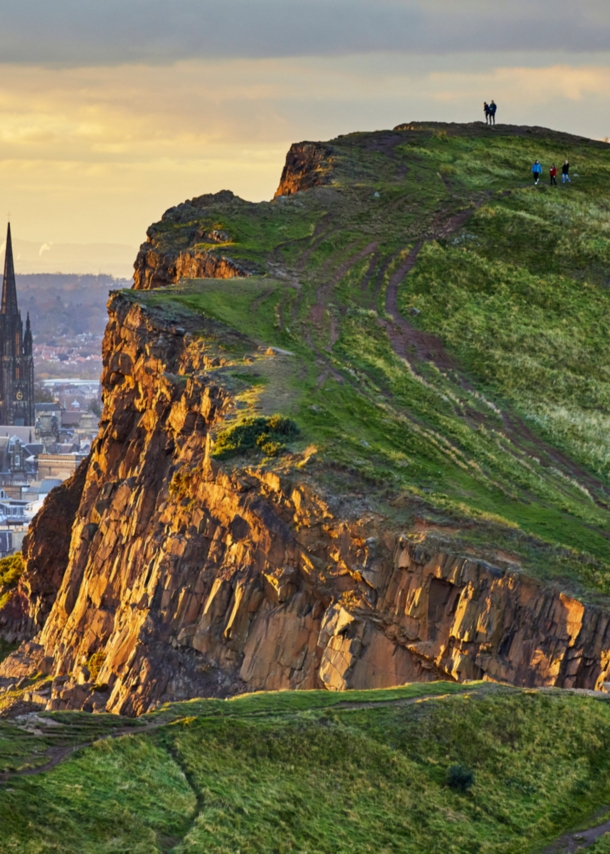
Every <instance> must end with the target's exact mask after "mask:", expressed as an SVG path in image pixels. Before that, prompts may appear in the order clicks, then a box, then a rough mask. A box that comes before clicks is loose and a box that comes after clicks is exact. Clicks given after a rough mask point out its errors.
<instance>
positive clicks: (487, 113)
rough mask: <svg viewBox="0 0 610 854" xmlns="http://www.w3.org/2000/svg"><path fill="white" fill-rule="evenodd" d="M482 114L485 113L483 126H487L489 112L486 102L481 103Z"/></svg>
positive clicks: (489, 117) (489, 116)
mask: <svg viewBox="0 0 610 854" xmlns="http://www.w3.org/2000/svg"><path fill="white" fill-rule="evenodd" d="M483 112H484V113H485V124H486V125H488V124H489V122H490V119H491V113H490V111H489V104H488V103H487V101H483Z"/></svg>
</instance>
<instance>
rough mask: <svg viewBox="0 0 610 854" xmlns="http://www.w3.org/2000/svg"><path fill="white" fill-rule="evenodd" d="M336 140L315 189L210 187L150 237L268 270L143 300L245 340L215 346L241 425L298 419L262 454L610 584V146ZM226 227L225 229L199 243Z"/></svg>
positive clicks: (556, 136) (421, 130) (591, 585)
mask: <svg viewBox="0 0 610 854" xmlns="http://www.w3.org/2000/svg"><path fill="white" fill-rule="evenodd" d="M325 146H326V148H325V149H324V151H325V153H324V158H325V159H323V161H322V162H321V163H320V164H319V165H318V174H319V177H320V180H322V181H323V182H324V184H323V186H318V187H314V188H313V189H309V190H307V191H306V192H300V193H297V194H295V195H289V196H283V197H279V198H277V199H276V200H274V201H273V202H271V203H262V204H256V205H255V204H250V203H247V202H243V201H242V200H240V199H237V198H235V197H233V198H231V197H230V195H228V194H225V195H224V196H223V197H222V198H219V199H218V201H217V202H216V203H211V202H210V200H209V197H203V199H204V201H201V202H199V201H198V200H193V201H192V202H191V203H187V204H186V205H184V206H179V207H178V208H175V209H171V210H170V211H168V213H167V214H166V215H165V216H164V218H163V220H162V221H161V222H160V223H157V224H156V225H155V226H153V227H152V229H151V230H150V232H149V234H150V235H151V239H152V241H153V243H154V245H155V247H156V248H157V249H158V250H159V251H160V252H161V253H163V252H169V251H174V252H178V251H182V250H184V249H186V248H188V247H189V246H190V247H191V248H192V249H194V250H195V251H211V252H212V253H218V254H225V255H228V256H230V257H231V258H233V259H235V260H236V261H238V262H240V263H242V264H243V266H244V267H246V268H247V269H251V270H255V271H258V272H259V273H260V275H255V276H252V277H250V278H235V279H229V280H222V281H218V280H191V281H183V282H180V283H179V284H177V285H175V286H172V287H169V288H164V289H161V290H156V291H150V292H148V291H140V292H134V293H132V298H133V299H139V300H142V301H145V302H148V303H150V304H153V305H162V306H163V307H164V309H165V311H166V312H167V314H168V316H171V314H172V312H174V313H175V316H176V317H177V318H179V316H180V312H181V311H184V310H185V309H188V310H189V311H195V312H197V313H199V314H201V315H204V316H205V317H206V318H208V319H213V320H216V321H220V322H221V324H225V325H226V327H231V329H233V330H237V331H238V332H239V333H241V334H243V335H245V336H247V339H245V340H243V341H242V343H241V345H240V344H239V342H238V343H235V342H234V344H233V345H232V346H231V347H228V346H227V344H226V342H227V341H228V340H229V339H228V338H227V337H226V335H225V333H223V327H222V326H219V327H218V338H217V341H216V344H215V342H214V337H213V336H212V338H210V339H209V344H210V348H211V349H214V347H215V346H216V345H217V346H216V350H217V352H220V353H221V354H222V355H223V357H224V365H223V366H222V367H219V368H217V369H216V378H217V379H218V380H219V381H222V382H225V383H227V384H229V385H230V386H231V387H232V389H233V390H234V391H235V393H236V395H237V396H238V401H239V406H238V409H237V411H236V413H235V420H236V421H240V420H243V419H247V418H249V417H252V416H254V415H261V414H262V415H266V416H269V415H272V414H273V413H281V414H283V415H287V416H290V417H291V418H293V419H294V420H295V421H296V423H297V424H298V426H299V428H300V439H299V440H297V441H293V442H292V443H289V450H291V451H292V452H293V456H289V455H284V456H283V457H280V458H278V459H277V460H276V461H275V462H273V463H272V462H270V461H267V463H266V464H269V465H277V466H280V467H284V468H286V469H289V468H290V467H291V466H294V465H299V466H301V467H302V468H303V470H304V472H310V473H311V475H312V477H314V478H315V479H316V481H317V482H318V484H320V485H322V486H324V485H326V486H328V487H329V490H330V491H332V492H333V494H341V493H342V494H344V495H349V496H350V499H351V500H352V501H356V502H359V504H358V508H359V510H358V512H361V513H365V512H367V511H373V512H380V513H382V515H384V516H385V517H386V518H388V519H390V520H394V522H395V523H396V524H399V525H401V526H405V527H406V528H408V527H409V525H411V526H412V527H415V528H417V529H420V530H422V531H424V532H431V531H432V532H435V533H436V535H438V536H440V537H441V538H443V539H453V540H454V541H456V542H454V546H455V547H459V548H462V549H468V548H471V549H473V550H475V551H476V553H477V554H478V555H483V556H486V557H488V558H489V559H492V560H498V559H506V560H509V561H512V562H514V563H516V564H520V565H522V566H523V567H524V569H526V570H527V571H528V572H532V573H534V574H537V575H538V576H540V577H543V578H547V579H549V578H554V579H556V580H559V581H560V582H561V583H562V584H564V586H566V587H568V588H571V589H575V590H576V591H577V592H578V593H580V594H581V595H582V594H583V593H585V592H587V591H588V592H589V593H596V594H602V595H603V596H606V595H607V594H608V593H610V513H609V498H610V493H609V486H610V439H609V438H608V437H609V435H610V433H609V431H608V426H609V425H610V339H609V338H608V336H607V329H608V325H609V322H610V288H609V287H608V285H609V284H610V279H609V275H610V273H609V271H610V146H608V145H606V144H604V143H601V142H595V141H590V140H584V139H581V138H578V137H572V136H569V135H567V134H560V133H555V132H553V131H547V130H544V129H539V128H534V129H532V128H515V127H512V126H498V127H497V128H496V129H495V130H491V129H488V128H486V127H485V126H483V125H481V124H480V123H477V124H474V125H435V124H430V125H424V124H421V125H419V124H414V125H409V126H405V127H403V128H402V129H397V130H395V131H387V132H378V133H366V134H365V133H360V134H351V135H349V136H346V137H340V138H339V139H337V140H333V141H332V142H331V143H328V144H325ZM566 157H567V158H569V159H570V161H571V164H572V183H571V184H570V185H567V186H565V187H563V186H559V187H557V188H554V187H553V188H551V187H550V186H547V185H546V184H545V183H544V182H543V184H542V185H540V186H539V187H536V188H534V187H533V186H531V183H532V182H531V178H530V173H529V169H530V165H531V163H532V162H533V160H534V159H535V158H539V159H540V160H542V162H543V164H544V166H545V168H546V167H548V166H549V165H550V163H551V161H555V162H556V163H558V164H559V163H561V162H563V160H564V159H565V158H566ZM227 195H228V197H227ZM212 230H216V232H217V233H224V235H225V237H228V240H227V241H226V242H225V243H224V244H221V245H218V244H213V245H212V244H210V243H206V239H204V238H205V235H206V234H209V233H211V231H212ZM202 236H203V237H202ZM198 241H199V242H198ZM208 334H209V331H208ZM223 337H224V338H225V342H224V343H223ZM269 345H273V346H275V347H276V348H280V349H281V350H283V351H287V352H284V353H276V354H275V355H274V356H273V357H271V356H269V354H265V352H264V351H265V350H266V348H267V347H268V346H269ZM257 348H259V349H257ZM261 348H262V349H261ZM224 426H225V428H226V425H224ZM226 438H227V437H226V434H225V435H224V436H223V443H224V445H223V447H224V446H225V445H226V441H225V440H226ZM269 447H271V446H269ZM256 452H257V449H256V448H255V451H254V454H255V456H256ZM261 453H262V452H260V451H259V452H258V456H259V461H260V456H261ZM250 456H251V457H252V455H250ZM305 461H307V463H305ZM238 462H239V463H240V464H242V463H243V460H239V461H238Z"/></svg>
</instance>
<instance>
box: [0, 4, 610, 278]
mask: <svg viewBox="0 0 610 854" xmlns="http://www.w3.org/2000/svg"><path fill="white" fill-rule="evenodd" d="M609 46H610V5H609V3H608V0H579V2H578V3H577V2H575V0H570V2H567V0H511V2H507V0H104V2H103V3H102V2H99V0H53V2H49V0H19V2H15V0H10V2H9V0H0V206H1V205H4V210H5V211H6V212H9V211H10V213H11V218H12V221H13V224H14V233H15V234H16V235H18V236H19V237H20V238H21V239H22V240H24V241H31V242H32V243H39V244H40V246H41V248H42V246H43V244H46V245H47V246H51V247H53V246H57V245H58V244H59V245H64V244H78V243H80V244H123V245H124V246H128V247H133V248H134V254H135V247H137V245H138V244H139V243H140V242H141V241H142V240H143V239H144V234H145V230H146V227H147V226H148V224H149V223H150V222H152V221H153V220H155V219H158V218H159V216H160V215H161V214H162V212H163V211H164V210H165V209H166V208H167V207H169V206H170V205H172V204H175V203H176V202H179V201H181V200H183V199H185V198H187V197H191V196H193V195H198V194H200V193H203V192H211V191H216V190H219V189H223V188H229V189H232V190H234V191H235V192H237V193H239V194H240V195H242V196H244V197H245V198H248V199H252V200H259V199H263V198H269V197H270V196H271V195H272V194H273V192H274V190H275V187H276V185H277V182H278V179H279V174H280V171H281V167H282V164H283V159H284V155H285V152H286V149H287V148H288V146H289V145H290V143H291V142H293V141H297V140H301V139H328V138H331V137H333V136H336V135H337V134H339V133H347V132H349V131H352V130H368V129H375V128H383V127H393V126H394V125H396V124H398V123H399V122H401V121H409V120H440V121H444V120H446V121H472V120H474V119H479V118H480V117H481V103H482V101H483V100H484V99H490V98H494V99H495V100H496V101H497V102H498V104H499V112H498V120H499V121H505V122H510V123H516V124H538V125H545V126H549V127H554V128H560V129H563V130H567V131H572V132H575V133H579V134H584V135H588V136H592V137H597V138H604V137H607V136H610V47H609ZM0 209H1V208H0ZM44 253H47V257H48V258H49V259H50V258H52V257H60V255H58V254H57V253H55V254H54V253H53V252H51V251H49V250H48V249H47V250H44V252H43V255H44ZM30 254H31V253H30ZM97 254H98V255H99V252H98V253H97ZM127 256H128V257H129V253H128V252H127ZM28 257H29V256H28ZM40 257H43V256H40ZM61 257H63V256H61ZM21 260H22V271H23V272H27V266H28V264H29V263H30V262H29V261H28V260H27V257H26V256H25V255H24V257H23V258H22V259H21ZM18 263H19V262H18ZM79 263H81V262H79ZM95 265H96V270H95V272H97V269H98V268H99V258H98V257H97V256H96V262H95ZM83 272H85V271H84V270H83ZM125 272H127V270H126V271H125Z"/></svg>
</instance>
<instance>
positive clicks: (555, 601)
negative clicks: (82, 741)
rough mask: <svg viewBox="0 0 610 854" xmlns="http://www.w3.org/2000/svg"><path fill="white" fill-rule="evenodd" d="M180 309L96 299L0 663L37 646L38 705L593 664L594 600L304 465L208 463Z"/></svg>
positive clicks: (135, 705)
mask: <svg viewBox="0 0 610 854" xmlns="http://www.w3.org/2000/svg"><path fill="white" fill-rule="evenodd" d="M182 324H183V325H181V326H177V325H176V324H168V323H167V322H165V321H164V319H163V316H162V315H161V314H160V313H159V312H157V313H155V312H154V310H150V309H147V308H145V307H144V306H142V305H141V304H139V303H138V302H137V301H134V300H133V299H131V298H129V297H127V296H125V295H116V296H114V297H113V298H112V300H111V303H110V321H109V325H108V331H107V333H106V338H105V342H104V365H105V367H104V375H103V382H104V416H103V421H102V425H101V431H100V435H99V437H98V439H97V441H96V443H95V447H94V449H93V451H92V454H91V457H90V459H89V460H88V463H87V465H86V466H83V467H82V468H81V470H80V471H79V472H78V473H77V475H76V476H75V477H74V478H73V480H72V482H71V483H68V484H66V485H65V486H64V487H62V489H61V490H58V491H57V493H55V494H53V495H52V497H51V499H50V501H49V502H48V503H47V504H46V505H45V509H44V511H43V512H42V513H41V514H40V516H39V517H38V519H37V520H36V522H35V524H34V526H33V529H32V532H31V534H30V535H29V538H28V542H27V547H26V551H25V554H26V559H27V564H28V571H27V575H26V576H25V582H26V588H27V590H28V591H29V592H30V599H31V603H32V605H31V614H32V619H33V620H34V622H35V623H36V624H37V626H39V627H40V626H42V631H41V632H40V633H39V634H38V635H37V637H36V641H35V643H32V644H30V645H29V646H27V647H26V648H25V649H26V651H27V655H26V656H25V661H24V655H23V650H22V651H21V653H20V654H15V655H14V656H12V657H10V658H9V659H8V660H7V661H6V662H5V663H4V665H3V666H2V668H1V670H0V673H1V674H2V675H4V676H5V677H13V678H14V677H18V676H23V675H25V674H26V673H28V672H29V670H28V668H30V669H31V665H32V662H35V663H36V666H40V663H41V661H46V662H47V664H46V665H45V666H46V667H47V669H48V670H50V672H51V673H52V675H53V676H54V679H53V688H52V694H51V696H50V698H49V708H55V709H58V708H84V709H98V710H99V709H107V710H109V711H115V712H121V713H127V714H138V713H141V712H143V711H145V710H146V709H148V708H150V707H151V705H154V704H157V703H159V702H162V701H164V700H169V699H177V698H186V697H192V696H200V695H220V696H226V695H230V694H233V693H236V692H241V691H253V690H263V689H265V690H271V689H282V688H316V687H327V688H329V689H332V690H343V689H345V688H359V687H385V686H390V685H396V684H401V683H404V682H408V681H417V680H433V679H439V678H445V679H452V680H465V679H479V678H482V677H488V678H491V679H497V680H503V681H510V682H513V683H515V684H521V685H560V686H570V687H571V686H576V687H599V686H600V685H601V683H603V682H604V681H605V680H606V678H607V670H608V666H609V659H610V655H609V651H610V616H609V615H608V614H606V613H604V612H601V611H599V610H596V609H591V608H589V609H587V608H585V607H584V606H583V605H582V604H581V603H579V602H578V601H576V600H574V599H571V598H569V597H566V596H564V595H561V594H558V593H557V592H555V591H552V590H549V589H545V588H544V586H543V585H541V584H540V583H538V582H536V581H534V580H532V579H529V578H527V577H524V576H523V575H522V574H521V573H519V572H515V571H510V570H508V569H500V568H498V567H493V566H490V565H488V564H486V563H482V562H480V561H477V560H473V559H472V558H467V557H460V556H459V555H456V554H447V553H443V552H440V551H435V549H434V545H433V543H431V542H429V543H425V544H421V543H418V542H417V540H418V539H419V538H418V536H417V535H414V534H411V537H410V536H409V531H400V530H397V529H394V530H393V529H392V527H391V526H388V525H387V524H383V523H382V520H379V519H374V518H371V519H358V518H354V517H353V516H352V515H351V514H350V513H349V511H348V512H344V513H343V514H339V513H337V512H336V511H333V509H332V508H331V506H330V504H329V501H327V500H325V498H324V497H323V496H322V495H320V494H319V492H316V491H315V490H314V489H312V486H311V483H310V482H309V478H308V477H307V476H305V475H302V476H301V477H296V476H295V474H294V472H291V473H288V474H285V475H283V474H282V473H281V472H280V473H277V472H275V471H273V470H271V469H270V468H266V467H265V466H251V467H248V468H247V469H243V470H237V471H236V470H233V469H228V468H223V467H221V465H220V464H219V463H217V462H215V461H214V460H213V459H211V458H210V455H209V441H208V436H209V433H210V430H211V429H213V427H214V425H216V424H217V423H218V422H219V421H220V420H222V419H223V418H225V417H226V416H227V414H228V413H229V412H230V410H231V407H232V406H233V403H234V402H233V401H232V399H231V395H230V393H229V392H228V391H227V389H226V388H223V386H222V385H221V384H218V383H217V382H216V381H215V380H214V379H213V373H211V372H208V371H207V370H206V368H209V366H210V365H213V364H214V363H215V362H216V363H217V358H218V357H217V356H216V355H214V354H213V353H212V351H211V349H210V344H209V341H208V340H206V338H205V337H201V336H200V333H201V330H198V329H197V328H196V326H195V325H193V322H192V321H191V324H190V328H189V318H188V316H185V317H184V318H182ZM216 331H217V330H216ZM260 358H265V359H273V358H275V357H274V356H273V354H268V355H263V356H260ZM79 495H80V502H79V501H77V500H76V499H77V498H78V497H79ZM331 503H332V499H331ZM60 506H61V516H60V513H59V508H60ZM60 518H61V523H60ZM62 573H63V577H62Z"/></svg>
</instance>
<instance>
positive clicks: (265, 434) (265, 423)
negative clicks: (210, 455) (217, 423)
mask: <svg viewBox="0 0 610 854" xmlns="http://www.w3.org/2000/svg"><path fill="white" fill-rule="evenodd" d="M298 434H299V428H298V427H297V425H296V424H295V422H294V421H293V420H292V419H291V418H287V417H286V416H285V415H272V416H271V417H269V418H267V417H265V416H263V415H259V416H250V417H248V418H245V419H244V420H243V421H240V422H239V423H238V424H235V425H232V426H231V427H227V428H226V429H225V430H222V431H221V432H220V433H219V434H218V436H217V438H216V444H215V447H214V456H215V457H217V458H218V459H226V458H227V457H232V456H235V455H236V454H244V453H247V452H248V451H253V450H256V449H260V450H261V451H262V452H263V453H264V454H266V456H268V457H274V456H277V455H278V454H280V453H281V452H282V451H284V450H285V449H286V442H289V441H290V440H291V439H295V438H296V437H297V436H298Z"/></svg>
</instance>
